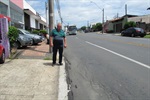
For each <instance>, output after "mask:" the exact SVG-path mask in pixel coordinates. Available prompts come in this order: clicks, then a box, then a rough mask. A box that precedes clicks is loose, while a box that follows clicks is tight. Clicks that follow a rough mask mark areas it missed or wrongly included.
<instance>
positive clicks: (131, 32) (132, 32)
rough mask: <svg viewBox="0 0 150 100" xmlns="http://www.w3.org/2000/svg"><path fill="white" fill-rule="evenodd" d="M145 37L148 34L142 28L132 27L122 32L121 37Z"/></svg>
mask: <svg viewBox="0 0 150 100" xmlns="http://www.w3.org/2000/svg"><path fill="white" fill-rule="evenodd" d="M145 35H146V32H145V31H144V30H143V29H142V28H137V27H131V28H128V29H126V30H124V31H122V32H121V36H131V37H135V36H140V37H144V36H145Z"/></svg>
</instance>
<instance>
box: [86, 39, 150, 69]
mask: <svg viewBox="0 0 150 100" xmlns="http://www.w3.org/2000/svg"><path fill="white" fill-rule="evenodd" d="M85 42H86V43H88V44H90V45H93V46H95V47H98V48H100V49H103V50H106V51H108V52H110V53H113V54H115V55H117V56H120V57H122V58H125V59H127V60H129V61H132V62H134V63H136V64H139V65H141V66H144V67H146V68H149V69H150V66H149V65H146V64H143V63H141V62H138V61H136V60H134V59H131V58H129V57H126V56H124V55H121V54H119V53H116V52H114V51H111V50H109V49H106V48H104V47H101V46H99V45H96V44H93V43H91V42H88V41H85Z"/></svg>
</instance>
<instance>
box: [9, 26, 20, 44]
mask: <svg viewBox="0 0 150 100" xmlns="http://www.w3.org/2000/svg"><path fill="white" fill-rule="evenodd" d="M18 36H19V32H18V29H17V28H16V27H14V26H10V27H9V31H8V38H9V41H10V46H11V47H13V46H14V43H15V42H16V41H17V38H18Z"/></svg>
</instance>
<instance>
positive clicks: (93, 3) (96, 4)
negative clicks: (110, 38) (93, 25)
mask: <svg viewBox="0 0 150 100" xmlns="http://www.w3.org/2000/svg"><path fill="white" fill-rule="evenodd" d="M91 3H93V4H95V5H96V6H97V7H98V8H99V9H100V10H102V11H103V13H102V16H103V17H102V23H103V24H102V34H103V33H104V8H103V9H102V8H100V7H99V6H98V5H97V4H96V3H95V2H93V1H91Z"/></svg>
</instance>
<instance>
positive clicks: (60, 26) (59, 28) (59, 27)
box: [57, 23, 62, 31]
mask: <svg viewBox="0 0 150 100" xmlns="http://www.w3.org/2000/svg"><path fill="white" fill-rule="evenodd" d="M61 28H62V25H61V23H58V24H57V30H58V31H60V30H61Z"/></svg>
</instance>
